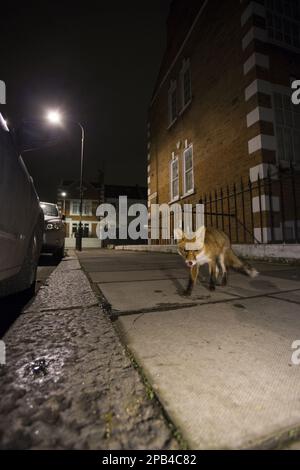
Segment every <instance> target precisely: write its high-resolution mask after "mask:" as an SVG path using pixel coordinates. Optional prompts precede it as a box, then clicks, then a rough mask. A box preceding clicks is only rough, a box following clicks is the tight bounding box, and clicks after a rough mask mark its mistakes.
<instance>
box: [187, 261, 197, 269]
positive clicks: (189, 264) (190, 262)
mask: <svg viewBox="0 0 300 470" xmlns="http://www.w3.org/2000/svg"><path fill="white" fill-rule="evenodd" d="M185 263H186V265H187V266H188V267H189V268H192V267H193V266H194V265H195V264H196V261H191V260H186V262H185Z"/></svg>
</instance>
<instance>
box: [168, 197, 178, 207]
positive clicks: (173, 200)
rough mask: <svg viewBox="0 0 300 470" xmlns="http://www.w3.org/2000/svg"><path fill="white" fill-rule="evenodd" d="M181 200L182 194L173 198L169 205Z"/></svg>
mask: <svg viewBox="0 0 300 470" xmlns="http://www.w3.org/2000/svg"><path fill="white" fill-rule="evenodd" d="M179 200H180V196H177V197H174V199H172V200H171V201H170V202H169V203H168V204H169V205H171V204H174V203H175V202H178V201H179Z"/></svg>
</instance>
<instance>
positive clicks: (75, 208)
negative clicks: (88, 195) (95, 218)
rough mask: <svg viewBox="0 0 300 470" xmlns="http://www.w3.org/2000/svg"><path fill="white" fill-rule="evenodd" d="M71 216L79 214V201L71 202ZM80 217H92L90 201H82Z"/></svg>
mask: <svg viewBox="0 0 300 470" xmlns="http://www.w3.org/2000/svg"><path fill="white" fill-rule="evenodd" d="M71 214H72V215H79V214H80V200H79V199H77V200H73V201H72V205H71ZM82 215H92V201H82Z"/></svg>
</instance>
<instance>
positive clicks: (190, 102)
mask: <svg viewBox="0 0 300 470" xmlns="http://www.w3.org/2000/svg"><path fill="white" fill-rule="evenodd" d="M192 101H193V100H192V98H191V99H190V100H189V101H188V102H187V103H186V104H185V105H184V106H183V108H181V110H180V111H179V116H181V115H182V114H183V113H184V112H185V111H186V110H187V109H188V108H189V107H190V106H191V104H192Z"/></svg>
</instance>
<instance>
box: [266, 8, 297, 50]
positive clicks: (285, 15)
mask: <svg viewBox="0 0 300 470" xmlns="http://www.w3.org/2000/svg"><path fill="white" fill-rule="evenodd" d="M266 6H267V30H268V35H269V38H270V39H271V40H273V41H276V42H280V43H281V44H286V45H288V46H292V47H296V48H300V3H299V1H298V0H267V2H266Z"/></svg>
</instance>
